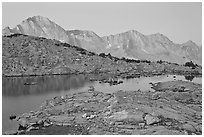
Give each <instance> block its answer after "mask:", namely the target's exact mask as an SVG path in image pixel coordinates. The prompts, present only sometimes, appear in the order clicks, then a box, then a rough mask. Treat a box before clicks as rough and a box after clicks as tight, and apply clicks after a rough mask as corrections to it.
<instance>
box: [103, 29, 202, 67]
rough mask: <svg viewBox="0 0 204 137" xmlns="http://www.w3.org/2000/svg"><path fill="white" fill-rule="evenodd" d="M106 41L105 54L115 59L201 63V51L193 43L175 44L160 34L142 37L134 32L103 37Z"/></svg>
mask: <svg viewBox="0 0 204 137" xmlns="http://www.w3.org/2000/svg"><path fill="white" fill-rule="evenodd" d="M103 39H104V40H105V41H107V46H106V53H111V54H112V55H114V56H116V57H127V58H134V59H142V60H151V61H157V60H165V61H168V62H175V63H179V64H184V63H185V62H187V61H190V60H192V61H193V62H195V63H197V64H201V63H202V50H201V47H198V46H197V45H196V44H195V43H193V42H192V41H191V42H187V43H184V44H175V43H173V42H172V41H171V40H169V39H168V38H167V37H166V36H164V35H163V34H160V33H156V34H152V35H143V34H141V33H139V32H137V31H135V30H131V31H127V32H125V33H120V34H116V35H110V36H105V37H103Z"/></svg>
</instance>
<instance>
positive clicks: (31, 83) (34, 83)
mask: <svg viewBox="0 0 204 137" xmlns="http://www.w3.org/2000/svg"><path fill="white" fill-rule="evenodd" d="M36 84H37V82H30V83H24V85H36Z"/></svg>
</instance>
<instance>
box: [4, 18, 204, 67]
mask: <svg viewBox="0 0 204 137" xmlns="http://www.w3.org/2000/svg"><path fill="white" fill-rule="evenodd" d="M16 33H20V34H25V35H31V36H37V37H45V38H49V39H56V40H59V41H61V42H66V43H68V44H70V45H76V46H78V47H81V48H84V49H87V50H89V51H93V52H96V53H101V52H105V53H111V54H112V55H114V56H116V57H119V58H122V57H127V58H133V59H142V60H151V61H157V60H165V61H168V62H175V63H179V64H184V63H185V62H187V61H190V60H192V61H193V62H195V63H197V64H199V65H201V64H202V48H201V47H198V46H197V45H196V44H195V43H194V42H192V41H188V42H186V43H183V44H175V43H173V42H172V41H171V40H169V39H168V38H167V37H166V36H164V35H162V34H160V33H156V34H152V35H143V34H142V33H140V32H138V31H136V30H130V31H127V32H124V33H120V34H116V35H110V36H104V37H100V36H98V35H97V34H96V33H94V32H93V31H87V30H64V29H63V28H62V27H60V26H59V25H57V24H56V23H54V22H52V21H50V20H49V19H48V18H45V17H42V16H33V17H29V18H28V19H26V20H24V21H22V22H21V23H20V24H19V25H17V26H16V27H15V28H13V29H10V28H9V27H6V28H5V29H3V33H2V34H3V35H11V34H16Z"/></svg>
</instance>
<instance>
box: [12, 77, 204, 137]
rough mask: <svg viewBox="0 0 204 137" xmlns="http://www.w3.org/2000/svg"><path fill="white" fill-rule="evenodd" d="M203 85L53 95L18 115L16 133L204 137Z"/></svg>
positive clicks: (177, 84) (176, 84)
mask: <svg viewBox="0 0 204 137" xmlns="http://www.w3.org/2000/svg"><path fill="white" fill-rule="evenodd" d="M201 87H202V85H201V84H195V83H192V82H184V81H171V82H163V83H156V84H153V88H154V89H155V91H154V92H150V91H140V90H138V91H118V92H116V93H112V94H110V93H103V92H99V91H95V90H94V89H93V88H91V89H90V90H88V91H85V92H80V93H73V94H68V95H66V96H58V97H54V98H53V99H50V100H46V101H45V102H44V103H43V104H42V106H41V107H40V109H39V110H38V111H35V112H30V113H25V114H23V115H22V116H20V117H19V118H18V122H19V129H18V131H17V132H16V133H15V134H47V135H48V134H58V135H59V134H72V135H73V134H78V135H79V134H88V135H94V134H95V135H104V134H106V135H115V134H120V135H122V134H124V135H131V134H135V135H187V134H193V135H194V134H197V135H201V134H202V89H201ZM13 134H14V133H13Z"/></svg>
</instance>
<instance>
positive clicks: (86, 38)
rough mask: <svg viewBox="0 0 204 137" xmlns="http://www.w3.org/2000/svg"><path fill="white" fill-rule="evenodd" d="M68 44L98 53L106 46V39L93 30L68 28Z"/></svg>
mask: <svg viewBox="0 0 204 137" xmlns="http://www.w3.org/2000/svg"><path fill="white" fill-rule="evenodd" d="M67 35H68V38H69V44H71V45H76V46H78V47H82V48H84V49H86V50H89V51H93V52H96V53H100V52H101V51H102V50H103V49H104V47H105V46H106V41H105V40H103V39H102V38H101V37H99V36H98V35H97V34H96V33H94V32H93V31H87V30H69V31H67Z"/></svg>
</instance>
